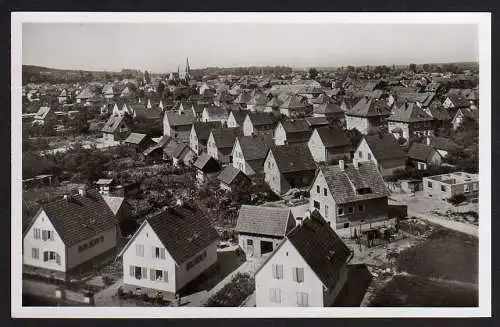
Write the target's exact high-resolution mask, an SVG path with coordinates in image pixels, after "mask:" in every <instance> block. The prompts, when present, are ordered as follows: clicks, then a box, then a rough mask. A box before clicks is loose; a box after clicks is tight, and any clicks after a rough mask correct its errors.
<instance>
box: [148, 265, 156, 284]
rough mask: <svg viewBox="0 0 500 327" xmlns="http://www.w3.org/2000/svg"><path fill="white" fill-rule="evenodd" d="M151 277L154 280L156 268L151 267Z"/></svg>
mask: <svg viewBox="0 0 500 327" xmlns="http://www.w3.org/2000/svg"><path fill="white" fill-rule="evenodd" d="M149 279H150V280H152V281H154V280H155V270H154V269H152V268H151V269H149Z"/></svg>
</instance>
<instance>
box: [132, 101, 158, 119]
mask: <svg viewBox="0 0 500 327" xmlns="http://www.w3.org/2000/svg"><path fill="white" fill-rule="evenodd" d="M156 108H157V107H153V108H150V109H148V108H146V107H145V106H143V105H141V104H137V105H132V109H133V110H134V113H135V118H137V119H138V120H141V119H148V120H160V119H161V115H162V111H161V110H160V109H159V108H158V109H156Z"/></svg>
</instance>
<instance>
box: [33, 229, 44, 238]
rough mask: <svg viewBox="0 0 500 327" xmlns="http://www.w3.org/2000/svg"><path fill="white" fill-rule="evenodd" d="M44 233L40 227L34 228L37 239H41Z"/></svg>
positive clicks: (34, 235)
mask: <svg viewBox="0 0 500 327" xmlns="http://www.w3.org/2000/svg"><path fill="white" fill-rule="evenodd" d="M41 234H42V233H41V232H40V228H34V229H33V237H34V239H35V240H39V239H41V238H42V235H41Z"/></svg>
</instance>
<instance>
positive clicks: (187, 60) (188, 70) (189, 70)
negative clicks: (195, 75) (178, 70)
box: [186, 57, 191, 74]
mask: <svg viewBox="0 0 500 327" xmlns="http://www.w3.org/2000/svg"><path fill="white" fill-rule="evenodd" d="M186 73H187V74H189V73H191V68H189V58H187V57H186Z"/></svg>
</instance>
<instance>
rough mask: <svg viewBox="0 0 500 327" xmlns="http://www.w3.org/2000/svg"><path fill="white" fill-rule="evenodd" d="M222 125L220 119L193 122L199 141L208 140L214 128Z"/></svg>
mask: <svg viewBox="0 0 500 327" xmlns="http://www.w3.org/2000/svg"><path fill="white" fill-rule="evenodd" d="M221 127H222V125H221V122H219V121H210V122H194V123H193V128H194V131H195V132H196V136H197V138H198V140H199V141H207V140H208V138H209V137H210V132H211V131H212V129H215V128H221Z"/></svg>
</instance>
